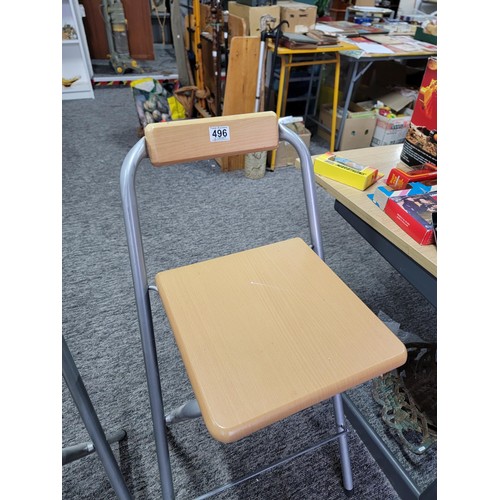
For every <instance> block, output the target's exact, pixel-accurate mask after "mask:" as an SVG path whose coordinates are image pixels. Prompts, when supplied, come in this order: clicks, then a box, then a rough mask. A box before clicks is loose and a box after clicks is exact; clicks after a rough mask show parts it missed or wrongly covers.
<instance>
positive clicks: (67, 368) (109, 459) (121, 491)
mask: <svg viewBox="0 0 500 500" xmlns="http://www.w3.org/2000/svg"><path fill="white" fill-rule="evenodd" d="M62 371H63V376H64V380H65V381H66V385H67V386H68V389H69V392H70V393H71V396H72V398H73V400H74V402H75V404H76V406H77V408H78V411H79V412H80V416H81V417H82V420H83V423H84V424H85V427H86V428H87V431H88V433H89V435H90V438H91V439H92V442H93V443H94V446H95V448H96V451H97V454H98V455H99V458H100V459H101V461H102V464H103V466H104V469H105V470H106V473H107V475H108V478H109V481H110V483H111V486H112V487H113V489H114V490H115V492H116V494H117V495H118V498H120V499H127V500H128V499H132V496H131V495H130V492H129V491H128V489H127V486H126V484H125V480H124V479H123V476H122V473H121V471H120V469H119V467H118V464H117V462H116V459H115V457H114V455H113V452H112V451H111V447H110V445H109V443H108V441H107V440H106V436H105V434H104V431H103V429H102V427H101V423H100V422H99V419H98V418H97V414H96V412H95V410H94V407H93V405H92V402H91V401H90V398H89V395H88V393H87V390H86V389H85V385H84V384H83V380H82V378H81V376H80V372H79V371H78V368H77V367H76V365H75V362H74V360H73V356H72V355H71V352H70V350H69V348H68V346H67V344H66V340H65V339H64V337H63V338H62Z"/></svg>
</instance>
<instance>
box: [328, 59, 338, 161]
mask: <svg viewBox="0 0 500 500" xmlns="http://www.w3.org/2000/svg"><path fill="white" fill-rule="evenodd" d="M339 81H340V55H339V53H338V52H337V54H335V75H334V77H333V102H332V123H331V124H330V126H331V128H330V130H331V135H330V151H331V152H332V153H333V151H334V150H335V129H336V128H337V106H338V100H339Z"/></svg>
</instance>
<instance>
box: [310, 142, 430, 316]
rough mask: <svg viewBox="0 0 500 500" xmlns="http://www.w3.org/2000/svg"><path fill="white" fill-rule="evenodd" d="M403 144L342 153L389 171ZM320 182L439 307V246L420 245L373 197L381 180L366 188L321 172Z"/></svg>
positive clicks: (341, 210) (348, 217) (339, 207)
mask: <svg viewBox="0 0 500 500" xmlns="http://www.w3.org/2000/svg"><path fill="white" fill-rule="evenodd" d="M402 147H403V145H402V144H395V145H391V146H379V147H373V148H363V149H352V150H348V151H342V156H343V157H345V158H349V159H350V160H353V161H355V162H357V163H360V164H362V165H369V166H371V167H374V168H378V169H379V171H380V172H382V173H384V174H388V173H389V171H390V169H391V168H392V167H394V166H396V164H397V162H398V161H399V157H400V155H401V149H402ZM316 182H317V183H318V184H319V185H320V186H321V187H323V188H324V189H325V190H326V191H327V192H328V193H330V194H331V195H332V196H333V197H334V198H335V209H336V210H337V211H338V212H339V213H340V215H342V217H344V218H345V219H346V220H347V221H348V222H349V223H350V224H351V225H352V226H353V227H354V228H355V229H356V230H357V231H358V232H359V233H360V234H361V235H362V236H363V237H364V238H365V239H366V240H367V241H368V242H369V243H370V244H371V245H372V246H373V247H374V248H375V249H376V250H377V251H378V252H379V253H380V254H381V255H382V256H383V257H384V258H385V259H386V260H387V261H388V262H389V263H390V264H391V265H392V266H393V267H394V268H396V269H397V270H398V271H399V272H400V273H401V274H402V275H403V276H404V277H405V278H406V279H407V280H408V281H409V282H410V283H411V284H412V285H413V286H415V287H416V288H417V289H418V290H419V291H420V292H421V293H422V294H423V295H424V297H425V298H426V299H427V300H428V301H429V302H430V303H431V304H432V305H434V306H436V300H437V299H436V295H437V248H436V246H435V245H419V244H418V243H417V242H416V241H415V240H414V239H413V238H412V237H411V236H409V235H408V234H406V233H405V232H404V231H403V230H402V229H401V228H400V227H399V226H398V225H397V224H396V223H395V222H394V221H393V220H392V219H390V218H389V217H388V216H387V215H386V214H385V213H384V212H383V211H382V210H381V209H380V208H379V207H377V206H376V205H375V204H374V203H373V202H372V201H371V200H370V199H369V198H368V196H367V195H368V194H370V193H373V192H374V191H375V189H377V186H380V185H384V181H383V179H382V180H379V181H378V182H376V183H375V184H374V185H372V186H370V187H369V188H368V189H366V190H365V191H360V190H358V189H355V188H353V187H350V186H347V185H345V184H341V183H340V182H336V181H334V180H332V179H328V178H326V177H323V176H321V175H316Z"/></svg>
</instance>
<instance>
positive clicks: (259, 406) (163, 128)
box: [120, 112, 406, 499]
mask: <svg viewBox="0 0 500 500" xmlns="http://www.w3.org/2000/svg"><path fill="white" fill-rule="evenodd" d="M280 138H281V139H282V140H285V141H287V142H289V143H290V144H291V145H292V146H294V147H295V149H296V150H297V153H298V156H299V158H300V163H301V172H302V180H303V187H304V194H305V202H306V208H307V217H308V222H309V227H310V237H311V243H310V244H306V242H304V241H303V240H302V239H300V238H292V239H289V240H285V241H282V242H278V243H272V244H269V245H264V246H261V247H257V248H252V249H249V250H246V251H243V252H238V253H234V254H231V255H227V256H223V257H218V258H215V259H211V260H208V261H203V262H199V263H195V264H192V265H187V266H183V267H179V268H175V269H168V270H165V271H161V272H159V273H158V274H156V279H155V281H156V286H155V285H150V284H149V283H148V280H147V274H146V266H145V260H144V250H143V244H142V237H141V231H140V224H139V215H138V207H137V198H136V193H135V175H136V171H137V167H138V165H139V164H140V162H141V161H142V160H143V159H144V158H146V157H147V156H149V159H150V161H151V163H152V165H153V166H155V167H159V166H164V165H171V164H175V163H186V162H189V161H195V160H202V159H213V158H218V157H223V156H229V155H235V154H247V153H251V152H258V151H266V150H272V149H276V148H277V147H278V141H279V139H280ZM120 184H121V195H122V202H123V210H124V218H125V230H126V235H127V242H128V246H129V255H130V262H131V269H132V276H133V283H134V292H135V298H136V303H137V313H138V319H139V326H140V333H141V341H142V347H143V353H144V361H145V370H146V378H147V383H148V390H149V399H150V405H151V412H152V420H153V429H154V435H155V441H156V451H157V456H158V464H159V470H160V478H161V485H162V493H163V498H165V499H170V498H174V488H173V482H172V473H171V469H170V456H169V450H168V443H167V433H166V430H167V426H168V425H173V424H175V423H176V422H178V421H181V420H185V419H187V418H194V417H199V416H200V415H201V416H202V417H203V420H204V423H205V425H206V427H207V429H208V431H209V432H210V434H211V435H212V436H213V437H214V438H215V439H217V440H219V441H222V442H224V443H230V442H234V441H237V440H239V439H242V438H244V437H246V436H249V435H250V434H252V433H254V432H256V431H258V430H260V429H263V428H265V427H267V426H269V425H271V424H273V423H275V422H278V421H280V420H282V419H285V418H286V417H288V416H291V415H292V414H295V413H297V412H299V411H301V410H303V409H305V408H307V407H310V406H312V405H315V404H317V403H319V402H321V401H324V400H326V399H330V398H333V402H334V412H335V426H336V429H335V431H336V433H335V434H334V435H333V436H332V437H331V438H330V440H329V441H331V440H334V439H335V440H338V442H339V449H340V461H341V470H342V480H343V486H344V488H345V490H346V492H347V493H348V494H349V493H352V492H353V479H352V472H351V465H350V457H349V451H348V438H347V429H346V421H345V417H344V411H343V406H342V397H341V394H342V392H343V391H345V390H347V389H349V388H351V387H354V386H356V385H358V384H361V383H363V382H366V381H367V380H370V379H372V378H374V377H377V376H379V375H382V374H383V373H386V372H388V371H390V370H392V369H394V368H397V367H398V366H400V365H402V364H403V363H404V362H405V361H406V349H405V347H404V345H403V343H402V342H401V341H400V340H399V339H398V338H397V337H396V336H395V335H394V334H393V333H392V332H391V331H390V330H389V329H388V328H387V327H386V326H385V325H384V323H383V322H382V321H381V320H379V318H377V316H376V315H375V314H373V312H372V311H371V310H370V309H369V308H368V307H367V306H366V305H365V304H364V303H363V302H362V301H361V300H360V299H359V298H358V297H357V296H356V295H355V294H354V293H353V292H352V291H351V290H350V289H349V287H348V286H346V285H345V284H344V283H343V282H342V281H341V280H340V278H339V277H338V276H337V275H336V274H335V273H334V272H333V271H332V270H331V269H330V268H329V267H328V265H327V264H326V263H325V262H324V261H323V247H322V239H321V231H320V223H319V214H318V209H317V204H316V191H315V189H316V186H315V182H314V173H313V166H312V160H311V157H310V154H309V150H308V148H307V146H306V145H305V144H304V142H303V141H302V140H301V139H300V137H299V136H298V135H297V134H295V133H294V132H292V131H291V130H289V129H288V128H287V127H285V126H284V125H283V123H281V121H278V119H277V117H276V114H275V113H273V112H261V113H250V114H244V115H234V116H226V117H214V118H202V119H195V120H184V121H176V122H167V123H161V124H151V125H148V126H147V127H146V129H145V136H144V137H143V138H141V139H140V140H139V141H138V142H137V143H136V145H135V146H134V147H133V148H132V149H131V150H130V151H129V153H128V154H127V156H126V158H125V160H124V161H123V165H122V170H121V177H120ZM151 291H157V292H158V293H159V295H160V298H161V301H162V303H163V305H164V308H165V311H166V314H167V317H168V320H169V323H170V326H171V328H172V331H173V334H174V337H175V341H176V344H177V347H178V349H179V351H180V354H181V357H182V360H183V362H184V365H185V368H186V372H187V375H188V377H189V380H190V382H191V385H192V388H193V391H194V394H195V398H196V399H195V400H193V401H189V402H187V403H186V404H184V405H182V406H181V407H180V408H178V409H176V410H174V411H172V412H170V413H169V414H168V415H165V412H164V408H163V397H162V389H161V382H160V376H159V367H158V360H157V356H156V345H155V340H154V332H153V320H152V312H151V303H150V296H149V294H150V292H151ZM221 296H224V297H226V298H227V300H225V301H223V303H222V301H220V300H219V297H221ZM317 446H318V445H313V446H311V447H310V449H316V448H317ZM300 454H302V452H301V453H300ZM287 460H288V459H286V460H284V461H282V462H281V463H284V462H285V461H287ZM273 466H274V465H273ZM264 470H269V469H263V470H262V471H264ZM262 471H261V472H262ZM249 477H254V476H253V475H252V474H250V475H249V476H247V478H249ZM243 480H244V479H243ZM235 484H239V481H236V482H233V483H231V484H230V485H228V486H231V485H235ZM223 488H224V486H223V487H221V488H219V489H217V490H213V492H212V493H214V492H218V491H221V490H222V489H223ZM212 493H209V494H207V495H205V496H204V498H206V496H210V494H212Z"/></svg>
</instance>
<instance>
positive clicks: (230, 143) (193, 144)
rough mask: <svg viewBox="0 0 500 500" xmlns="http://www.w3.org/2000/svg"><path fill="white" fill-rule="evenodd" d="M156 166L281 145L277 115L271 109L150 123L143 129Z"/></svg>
mask: <svg viewBox="0 0 500 500" xmlns="http://www.w3.org/2000/svg"><path fill="white" fill-rule="evenodd" d="M144 136H145V138H146V146H147V150H148V155H149V158H150V160H151V163H152V164H153V165H154V166H155V167H162V166H164V165H172V164H176V163H184V162H188V161H196V160H206V159H211V158H218V157H224V156H229V155H234V154H246V153H253V152H257V151H269V150H271V149H276V148H277V147H278V138H279V130H278V118H277V116H276V113H274V112H272V111H264V112H261V113H247V114H242V115H232V116H216V117H212V118H196V119H193V120H179V121H171V122H163V123H151V124H149V125H148V126H147V127H146V128H145V129H144Z"/></svg>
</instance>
